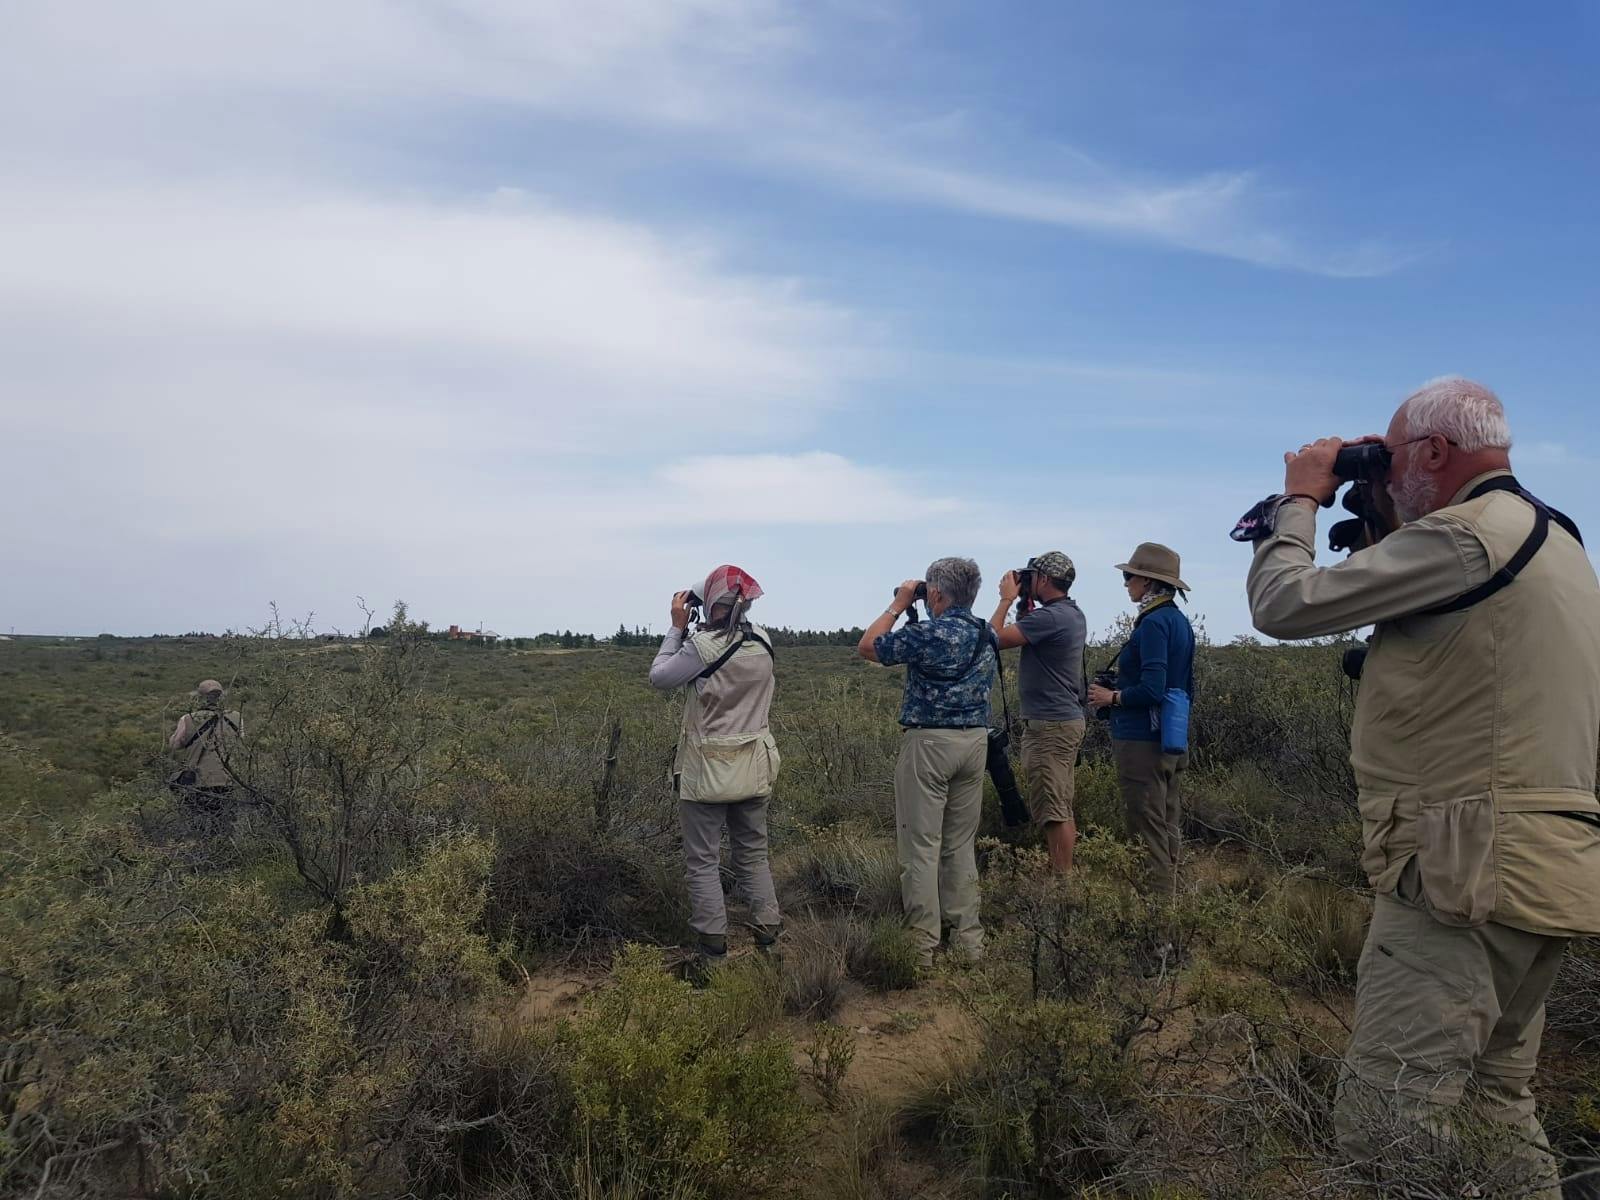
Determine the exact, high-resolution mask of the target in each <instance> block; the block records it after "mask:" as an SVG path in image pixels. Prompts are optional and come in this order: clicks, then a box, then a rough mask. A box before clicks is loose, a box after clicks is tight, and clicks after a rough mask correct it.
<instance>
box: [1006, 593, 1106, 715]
mask: <svg viewBox="0 0 1600 1200" xmlns="http://www.w3.org/2000/svg"><path fill="white" fill-rule="evenodd" d="M1017 628H1018V629H1020V630H1022V635H1023V636H1024V637H1025V638H1027V639H1028V640H1027V641H1026V642H1024V643H1023V644H1022V669H1021V672H1020V673H1019V678H1018V681H1017V687H1018V690H1019V691H1020V692H1021V694H1022V716H1023V718H1024V719H1025V720H1029V721H1077V720H1081V719H1082V718H1083V702H1084V700H1085V699H1087V695H1086V693H1085V688H1084V681H1083V643H1084V640H1085V639H1086V638H1087V637H1088V635H1089V628H1088V623H1087V622H1086V621H1085V620H1084V618H1083V610H1082V609H1081V608H1079V607H1078V603H1077V601H1075V600H1073V599H1072V598H1071V597H1070V596H1067V597H1063V598H1062V599H1060V600H1052V601H1050V603H1048V604H1041V605H1040V606H1039V607H1037V608H1035V609H1034V610H1033V611H1032V612H1031V613H1029V614H1028V615H1027V616H1025V617H1023V618H1022V620H1020V621H1018V622H1017Z"/></svg>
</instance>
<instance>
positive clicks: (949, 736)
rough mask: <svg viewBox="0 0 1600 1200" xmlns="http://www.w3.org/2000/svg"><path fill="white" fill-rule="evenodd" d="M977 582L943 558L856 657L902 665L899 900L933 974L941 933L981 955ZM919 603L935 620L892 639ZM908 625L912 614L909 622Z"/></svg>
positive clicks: (983, 707) (985, 685) (984, 708)
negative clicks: (920, 601)
mask: <svg viewBox="0 0 1600 1200" xmlns="http://www.w3.org/2000/svg"><path fill="white" fill-rule="evenodd" d="M982 582H983V577H982V576H981V575H980V574H979V573H978V564H977V563H975V562H973V561H972V560H971V559H970V558H941V559H937V560H935V561H934V562H933V563H931V564H930V565H929V567H928V578H927V582H926V583H924V582H923V581H922V580H920V579H908V580H906V581H905V582H904V583H902V584H901V585H900V586H899V588H898V589H896V591H895V594H894V600H893V601H892V602H891V603H890V605H889V607H888V608H887V609H885V610H884V611H883V612H882V613H881V614H880V615H879V616H878V618H877V619H876V620H875V621H873V622H872V624H871V625H870V626H868V628H867V631H866V633H865V634H864V635H863V636H862V638H861V643H860V645H858V646H857V647H856V651H857V653H859V654H860V655H861V657H862V658H864V659H866V660H867V661H869V662H877V663H882V664H883V665H884V666H894V665H896V664H899V663H904V664H905V665H906V690H905V699H904V702H903V703H902V704H901V706H900V725H901V727H902V729H903V730H904V736H903V738H902V740H901V743H900V758H899V761H898V762H897V763H896V765H895V772H894V810H895V830H896V838H895V840H896V846H897V849H898V851H899V858H900V899H901V902H902V904H903V905H904V906H905V913H906V924H907V925H909V926H910V928H911V931H912V936H913V937H914V938H915V939H916V941H917V947H918V951H919V953H920V959H921V965H922V966H923V967H924V968H927V967H931V966H932V965H933V952H934V950H936V949H937V948H938V946H939V941H940V930H941V927H943V928H945V929H948V930H949V932H950V946H951V948H952V949H956V950H959V951H960V952H962V953H964V954H965V955H966V956H967V957H968V958H971V959H976V958H977V957H979V956H980V955H981V954H982V953H983V927H982V926H981V925H980V924H979V923H978V863H977V856H976V854H975V853H974V849H973V843H974V841H975V840H976V838H977V836H978V817H979V814H980V813H981V812H982V809H983V771H984V761H985V758H986V750H987V745H988V725H989V689H990V687H991V686H992V685H993V683H994V671H995V663H996V661H997V656H998V654H999V651H998V649H997V648H996V646H995V642H994V634H993V632H992V631H991V630H990V628H989V625H988V623H987V622H984V621H981V620H979V619H978V618H977V617H975V616H973V614H972V602H973V600H975V599H976V598H977V595H978V588H979V586H980V585H981V584H982ZM919 593H922V594H924V595H925V597H926V603H927V605H928V612H929V613H930V614H931V617H932V619H931V620H927V621H916V620H915V619H913V620H912V621H911V622H909V623H908V624H907V625H906V626H905V627H904V628H903V629H901V630H899V631H898V632H895V631H894V623H895V621H896V620H898V619H899V617H900V614H902V613H904V612H906V611H907V610H908V609H910V608H911V607H912V605H913V604H914V603H915V601H916V600H917V599H918V596H919ZM913 618H915V613H913Z"/></svg>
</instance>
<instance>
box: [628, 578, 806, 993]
mask: <svg viewBox="0 0 1600 1200" xmlns="http://www.w3.org/2000/svg"><path fill="white" fill-rule="evenodd" d="M760 596H761V585H760V584H759V583H757V582H756V581H755V579H754V578H753V577H752V576H751V575H750V574H749V573H748V572H746V571H743V570H741V569H740V568H738V567H735V566H732V565H731V564H724V565H723V566H720V567H718V568H717V569H716V570H714V571H712V572H711V574H710V575H708V576H707V577H706V580H705V582H704V583H702V584H698V585H696V586H694V587H690V588H686V589H684V590H683V591H681V592H678V593H677V594H676V595H674V596H673V597H672V628H671V629H669V630H668V631H667V636H666V637H665V638H664V639H663V640H662V643H661V650H660V651H659V652H658V653H657V654H656V658H655V662H653V663H652V664H651V665H650V683H651V685H652V686H654V687H657V688H660V689H662V690H664V691H665V690H668V689H672V688H678V687H687V688H689V699H688V703H687V704H685V705H684V710H683V729H682V731H681V733H680V734H679V736H678V752H677V754H676V755H675V756H674V758H673V762H672V786H673V791H674V792H675V794H676V795H677V797H678V816H679V820H680V822H681V824H682V829H683V852H684V858H685V861H686V863H687V868H688V882H689V903H690V916H689V925H690V927H691V928H692V929H693V930H694V934H695V943H696V951H697V953H698V954H699V955H700V957H701V959H702V960H703V961H705V962H707V963H715V962H718V961H720V960H721V959H723V958H724V957H726V955H727V953H728V913H727V908H726V905H725V904H724V901H723V894H722V871H721V868H722V832H723V830H724V829H726V830H727V831H728V841H729V843H730V845H731V847H732V855H733V873H734V877H735V879H736V880H737V883H738V888H739V891H740V893H741V894H742V895H743V896H744V898H745V900H746V901H747V902H748V904H749V906H750V923H751V928H752V931H753V934H754V937H755V942H756V945H757V946H758V947H760V948H761V949H763V950H765V949H768V948H770V947H771V946H772V945H773V944H774V943H775V942H776V941H777V938H778V932H779V929H780V927H781V921H782V918H781V917H780V915H779V913H778V897H777V893H776V891H775V890H774V889H773V886H772V868H771V866H770V864H769V862H768V859H767V801H768V800H769V799H771V796H772V785H773V782H774V780H776V779H777V776H778V761H779V760H778V747H777V745H776V744H775V743H774V742H773V740H772V733H771V731H770V730H769V729H768V728H767V711H768V709H769V708H770V707H771V706H772V690H773V674H772V663H773V656H772V639H771V638H769V637H768V636H767V632H766V630H764V629H762V628H761V627H760V626H759V625H756V624H753V623H752V622H751V621H750V620H749V617H748V615H747V614H748V612H749V608H750V605H751V604H752V603H753V602H754V601H755V600H756V599H758V598H759V597H760ZM697 608H698V609H703V610H704V613H705V616H704V618H703V619H702V620H701V621H699V622H698V623H697V625H696V627H695V629H694V631H693V632H691V631H690V629H689V622H690V614H691V612H692V610H694V609H697Z"/></svg>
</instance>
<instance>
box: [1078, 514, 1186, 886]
mask: <svg viewBox="0 0 1600 1200" xmlns="http://www.w3.org/2000/svg"><path fill="white" fill-rule="evenodd" d="M1180 566H1181V563H1180V560H1179V558H1178V555H1177V553H1176V552H1175V551H1173V550H1169V549H1168V548H1167V547H1165V546H1162V545H1159V544H1158V543H1155V542H1144V543H1142V544H1141V545H1140V546H1139V547H1138V548H1137V549H1136V550H1134V552H1133V557H1132V558H1131V559H1129V560H1128V561H1127V562H1125V563H1119V564H1117V569H1118V570H1119V571H1121V572H1122V582H1123V584H1124V585H1125V586H1126V587H1127V589H1128V599H1130V600H1132V601H1133V602H1134V603H1135V604H1136V605H1138V606H1139V615H1138V617H1137V618H1135V620H1134V623H1133V632H1132V634H1130V635H1129V637H1128V640H1127V642H1125V643H1124V644H1123V647H1122V649H1121V650H1120V651H1119V652H1118V654H1117V660H1116V683H1115V686H1108V685H1107V684H1106V683H1102V682H1096V683H1095V684H1094V685H1093V686H1092V687H1090V689H1089V703H1090V704H1092V705H1094V707H1096V708H1099V709H1105V708H1109V709H1110V710H1111V711H1110V717H1111V749H1112V751H1113V753H1114V754H1115V755H1116V759H1117V779H1118V782H1119V783H1120V785H1121V788H1122V807H1123V811H1124V813H1125V814H1126V816H1127V823H1128V836H1129V837H1130V838H1136V839H1138V840H1139V841H1141V842H1143V843H1144V847H1145V876H1144V877H1145V884H1146V887H1147V889H1148V891H1149V892H1150V893H1151V894H1152V895H1155V896H1160V897H1164V898H1167V899H1171V898H1172V897H1174V896H1176V895H1177V893H1178V860H1179V858H1180V857H1181V856H1182V850H1183V796H1182V791H1181V788H1180V780H1181V777H1182V774H1183V771H1184V770H1185V769H1186V768H1187V767H1188V765H1189V755H1188V754H1187V752H1186V749H1185V748H1186V746H1187V737H1188V726H1187V721H1188V707H1187V697H1189V696H1192V695H1193V694H1194V627H1193V626H1191V625H1190V624H1189V618H1188V617H1186V616H1184V615H1183V612H1182V611H1181V610H1180V609H1179V608H1178V605H1177V598H1178V593H1180V592H1182V593H1184V594H1187V593H1188V591H1189V585H1188V584H1186V583H1184V582H1183V579H1182V578H1181V577H1180V575H1179V574H1178V572H1179V568H1180ZM1174 693H1176V695H1174ZM1175 702H1176V704H1178V705H1181V706H1182V715H1181V718H1180V717H1178V716H1177V715H1176V714H1175V711H1174V708H1175ZM1164 719H1165V721H1166V724H1167V727H1164V726H1163V720H1164ZM1180 719H1181V720H1182V722H1183V723H1184V728H1183V731H1182V733H1181V735H1180V734H1179V731H1178V730H1177V729H1176V728H1175V727H1174V726H1175V725H1176V724H1177V723H1178V721H1179V720H1180ZM1180 742H1181V743H1182V744H1180Z"/></svg>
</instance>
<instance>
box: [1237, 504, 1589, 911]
mask: <svg viewBox="0 0 1600 1200" xmlns="http://www.w3.org/2000/svg"><path fill="white" fill-rule="evenodd" d="M1505 473H1506V472H1491V473H1490V474H1488V475H1484V476H1482V477H1480V478H1478V479H1475V480H1473V481H1472V482H1471V483H1470V484H1468V485H1467V487H1465V488H1463V489H1462V491H1461V492H1460V493H1458V494H1457V495H1456V496H1455V497H1454V499H1453V500H1452V503H1451V504H1450V506H1449V507H1447V508H1444V509H1441V510H1440V511H1438V512H1435V513H1431V514H1429V515H1428V516H1426V517H1423V518H1422V519H1421V520H1418V521H1413V522H1411V523H1410V524H1407V525H1405V526H1403V527H1402V528H1401V529H1399V530H1396V531H1395V532H1394V533H1392V534H1390V535H1389V536H1388V537H1386V538H1384V539H1383V541H1382V542H1380V543H1379V544H1378V545H1377V546H1374V547H1372V548H1370V549H1367V550H1363V551H1360V552H1358V553H1356V554H1352V555H1351V556H1350V557H1349V558H1348V559H1346V560H1345V561H1344V562H1341V563H1339V564H1337V565H1336V566H1332V567H1327V568H1318V567H1316V566H1315V565H1314V561H1313V560H1314V557H1315V538H1316V514H1315V513H1314V512H1313V511H1311V510H1310V509H1309V508H1308V507H1306V506H1304V505H1300V504H1290V505H1286V506H1285V507H1283V508H1281V509H1280V510H1279V511H1278V522H1277V528H1276V530H1275V531H1274V533H1273V534H1272V535H1271V536H1270V537H1268V538H1266V539H1265V540H1263V541H1262V542H1261V543H1259V544H1258V546H1257V547H1256V555H1255V561H1254V562H1253V563H1252V565H1251V568H1250V578H1249V584H1248V590H1249V596H1250V611H1251V614H1252V617H1253V618H1254V621H1255V624H1256V627H1257V628H1258V629H1260V630H1261V631H1262V632H1263V633H1266V634H1269V635H1271V636H1273V637H1280V638H1304V637H1316V636H1321V635H1325V634H1332V633H1343V632H1348V631H1350V630H1354V629H1359V628H1361V627H1363V626H1365V625H1369V624H1371V625H1375V626H1376V630H1375V633H1374V635H1373V640H1372V646H1371V652H1370V653H1369V655H1368V657H1367V662H1366V669H1365V671H1364V673H1363V675H1362V680H1361V686H1360V691H1359V693H1358V696H1357V700H1356V712H1355V721H1354V726H1353V728H1352V730H1351V738H1350V751H1351V753H1350V762H1351V766H1352V767H1353V768H1354V770H1355V775H1356V782H1357V784H1358V786H1359V789H1360V806H1361V818H1362V832H1363V842H1364V848H1363V854H1362V866H1363V867H1364V869H1365V870H1366V872H1367V875H1368V877H1369V878H1370V879H1371V881H1372V886H1373V887H1374V888H1375V889H1377V890H1378V891H1380V892H1391V891H1393V890H1394V887H1395V883H1396V881H1397V880H1398V879H1399V876H1400V872H1401V870H1402V869H1403V868H1404V867H1405V865H1406V863H1407V862H1408V861H1410V860H1411V859H1412V858H1413V857H1415V858H1416V859H1417V865H1418V867H1419V869H1420V871H1421V876H1422V883H1423V889H1424V891H1425V892H1426V894H1427V898H1428V902H1429V906H1430V908H1431V909H1432V910H1433V912H1434V915H1435V916H1436V917H1438V918H1439V919H1440V920H1441V921H1444V922H1446V923H1449V924H1455V925H1477V924H1481V923H1482V922H1484V921H1496V922H1499V923H1502V924H1505V925H1511V926H1514V927H1516V928H1519V929H1526V930H1530V931H1532V932H1535V933H1546V934H1589V933H1597V932H1600V825H1596V824H1594V823H1591V822H1594V821H1596V820H1600V816H1597V814H1600V802H1597V800H1596V798H1595V758H1596V743H1597V740H1600V583H1597V581H1596V579H1595V572H1594V568H1593V566H1592V565H1591V564H1590V562H1589V559H1588V556H1587V555H1586V554H1585V553H1584V550H1583V548H1582V547H1581V546H1579V545H1578V544H1577V543H1576V542H1575V541H1574V540H1573V539H1572V538H1571V537H1570V536H1569V535H1568V534H1567V533H1566V532H1565V531H1564V530H1562V529H1561V528H1560V526H1558V525H1556V524H1555V523H1554V522H1552V523H1551V525H1550V534H1549V538H1548V540H1547V541H1546V542H1545V544H1544V546H1543V547H1542V548H1541V549H1540V550H1539V552H1538V553H1537V554H1536V555H1535V556H1534V557H1533V560H1532V561H1531V562H1530V563H1529V564H1528V566H1527V568H1526V569H1525V570H1524V571H1523V572H1522V574H1521V575H1519V576H1518V577H1517V579H1516V580H1515V582H1513V583H1511V584H1510V585H1509V586H1507V587H1505V588H1502V589H1501V590H1500V591H1499V592H1497V593H1495V595H1494V596H1492V597H1491V598H1489V599H1488V600H1485V601H1483V602H1482V603H1480V604H1477V605H1475V606H1474V607H1472V608H1469V609H1466V610H1465V611H1462V612H1457V613H1449V614H1444V615H1436V616H1422V615H1417V614H1420V613H1421V612H1422V611H1423V610H1426V609H1429V608H1432V607H1434V606H1437V605H1440V604H1443V603H1445V602H1447V601H1449V600H1453V599H1455V598H1456V597H1457V596H1460V595H1461V594H1462V593H1464V592H1466V591H1468V590H1470V589H1471V588H1473V587H1475V586H1477V585H1478V584H1481V583H1483V582H1484V581H1486V580H1487V579H1488V578H1489V577H1490V576H1491V575H1492V574H1493V573H1494V572H1495V571H1497V570H1498V569H1499V568H1500V567H1501V566H1503V565H1504V564H1505V563H1506V562H1507V561H1508V560H1509V559H1510V558H1511V557H1512V556H1513V555H1514V554H1515V553H1516V552H1517V550H1518V549H1519V548H1520V547H1521V545H1522V543H1523V541H1524V540H1525V539H1526V537H1527V536H1528V533H1529V531H1530V530H1531V529H1532V527H1533V519H1534V514H1533V510H1532V508H1531V507H1530V506H1529V505H1528V504H1527V502H1526V501H1523V500H1521V499H1520V498H1518V497H1517V496H1515V495H1512V494H1510V493H1507V492H1493V493H1490V494H1489V495H1487V496H1483V497H1480V498H1479V499H1477V500H1472V501H1468V500H1467V499H1466V497H1467V496H1468V495H1469V494H1470V493H1471V491H1472V489H1473V488H1475V487H1476V486H1478V484H1480V483H1482V482H1483V480H1485V479H1488V478H1491V477H1492V476H1493V475H1499V474H1505Z"/></svg>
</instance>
